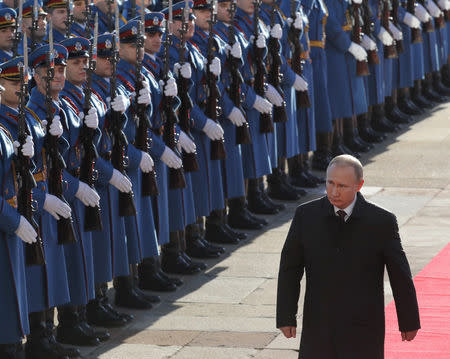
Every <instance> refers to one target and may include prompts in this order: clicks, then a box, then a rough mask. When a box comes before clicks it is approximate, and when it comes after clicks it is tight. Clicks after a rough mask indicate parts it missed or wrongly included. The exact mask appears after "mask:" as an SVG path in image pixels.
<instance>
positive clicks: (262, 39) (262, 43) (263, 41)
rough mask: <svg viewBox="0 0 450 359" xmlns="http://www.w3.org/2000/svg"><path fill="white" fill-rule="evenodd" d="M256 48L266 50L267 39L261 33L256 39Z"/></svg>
mask: <svg viewBox="0 0 450 359" xmlns="http://www.w3.org/2000/svg"><path fill="white" fill-rule="evenodd" d="M256 47H257V48H258V49H264V48H265V47H266V38H265V37H264V35H263V34H262V33H260V34H259V35H258V38H257V39H256Z"/></svg>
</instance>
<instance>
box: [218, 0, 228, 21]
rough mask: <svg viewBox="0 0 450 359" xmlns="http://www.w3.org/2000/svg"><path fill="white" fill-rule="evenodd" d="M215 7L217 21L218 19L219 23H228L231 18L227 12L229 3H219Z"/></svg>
mask: <svg viewBox="0 0 450 359" xmlns="http://www.w3.org/2000/svg"><path fill="white" fill-rule="evenodd" d="M217 5H218V6H217V19H219V21H223V22H226V23H230V22H231V16H230V13H229V11H228V9H229V8H230V1H225V2H220V3H218V4H217Z"/></svg>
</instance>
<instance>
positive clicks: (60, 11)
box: [44, 0, 67, 42]
mask: <svg viewBox="0 0 450 359" xmlns="http://www.w3.org/2000/svg"><path fill="white" fill-rule="evenodd" d="M44 9H45V11H47V12H48V16H49V18H50V19H51V21H52V24H53V41H54V42H61V41H63V40H64V39H65V38H66V31H67V4H66V0H48V1H44ZM48 31H50V28H48V30H47V34H48ZM47 36H48V35H47Z"/></svg>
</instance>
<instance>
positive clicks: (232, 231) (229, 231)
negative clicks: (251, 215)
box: [223, 208, 248, 241]
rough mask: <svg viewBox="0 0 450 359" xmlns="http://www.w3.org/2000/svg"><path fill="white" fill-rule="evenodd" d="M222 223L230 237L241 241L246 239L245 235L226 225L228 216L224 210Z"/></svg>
mask: <svg viewBox="0 0 450 359" xmlns="http://www.w3.org/2000/svg"><path fill="white" fill-rule="evenodd" d="M223 223H224V224H225V227H224V228H225V230H226V231H227V232H228V233H230V235H232V236H233V237H237V238H239V240H241V241H243V240H244V239H247V238H248V234H247V233H244V232H238V231H235V230H234V229H233V228H231V227H230V225H229V224H228V214H227V209H226V208H225V209H224V211H223Z"/></svg>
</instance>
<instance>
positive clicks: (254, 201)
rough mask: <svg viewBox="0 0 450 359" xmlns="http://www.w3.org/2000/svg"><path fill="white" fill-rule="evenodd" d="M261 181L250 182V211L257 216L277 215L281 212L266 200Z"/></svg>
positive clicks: (248, 198) (250, 180)
mask: <svg viewBox="0 0 450 359" xmlns="http://www.w3.org/2000/svg"><path fill="white" fill-rule="evenodd" d="M262 192H263V191H262V189H261V186H260V180H259V179H249V180H248V195H247V200H248V210H249V211H251V212H252V213H255V214H277V213H278V212H279V211H280V210H279V209H278V208H277V207H276V206H273V205H271V204H270V203H268V202H267V201H265V200H264V197H263V196H262Z"/></svg>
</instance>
